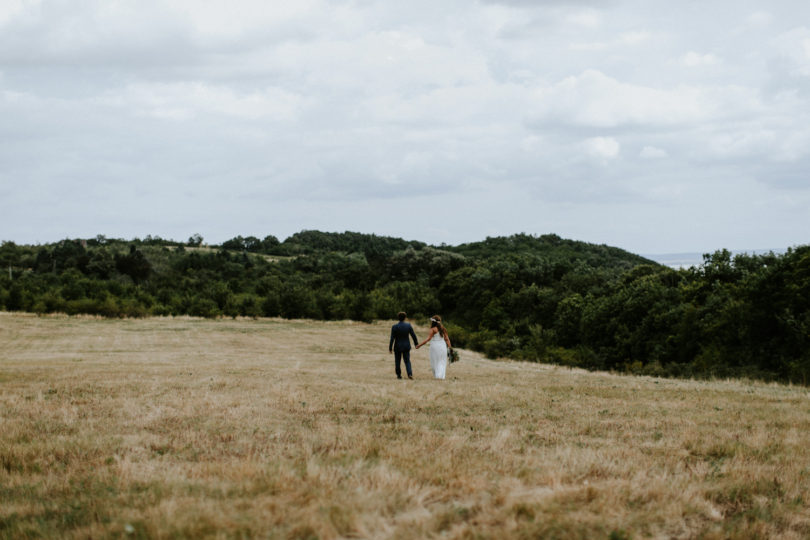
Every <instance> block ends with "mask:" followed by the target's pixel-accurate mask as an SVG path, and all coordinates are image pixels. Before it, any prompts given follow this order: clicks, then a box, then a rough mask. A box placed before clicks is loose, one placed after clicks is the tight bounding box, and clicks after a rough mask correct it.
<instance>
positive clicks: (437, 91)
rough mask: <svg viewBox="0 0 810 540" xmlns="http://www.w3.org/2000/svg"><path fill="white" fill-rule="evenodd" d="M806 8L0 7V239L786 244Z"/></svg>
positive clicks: (796, 172)
mask: <svg viewBox="0 0 810 540" xmlns="http://www.w3.org/2000/svg"><path fill="white" fill-rule="evenodd" d="M808 171H810V2H807V1H806V0H768V1H746V0H712V1H710V2H706V1H692V0H681V1H678V2H671V1H659V0H637V1H631V0H601V1H596V0H567V1H563V0H535V1H530V0H480V1H477V2H476V1H471V0H464V1H462V0H442V1H439V2H437V1H436V0H431V1H423V0H410V1H409V2H393V1H392V2H374V1H370V0H355V1H342V0H332V1H320V0H296V1H294V2H290V1H283V2H282V1H279V2H276V1H267V0H255V1H252V0H196V1H191V0H174V1H156V0H108V1H94V0H0V240H6V241H14V242H16V243H18V244H20V243H25V244H30V243H45V242H53V241H57V240H60V239H63V238H92V237H95V236H96V235H99V234H103V235H105V236H108V237H115V238H127V239H130V238H134V237H140V238H143V237H145V236H146V235H152V236H160V237H162V238H167V239H175V240H186V239H188V238H189V237H190V236H191V235H193V234H200V235H202V236H203V238H204V239H205V241H206V242H207V243H221V242H223V241H225V240H227V239H229V238H233V237H235V236H237V235H241V236H249V235H252V236H257V237H259V238H263V237H264V236H267V235H274V236H276V237H278V238H279V239H280V240H283V239H284V238H286V237H288V236H289V235H291V234H294V233H295V232H298V231H301V230H307V229H318V230H322V231H334V232H342V231H358V232H364V233H375V234H378V235H386V236H395V237H401V238H405V239H408V240H420V241H423V242H427V243H430V244H441V243H446V244H452V245H455V244H459V243H464V242H472V241H478V240H483V239H484V238H486V237H488V236H505V235H510V234H516V233H527V234H537V235H540V234H548V233H555V234H558V235H560V236H562V237H564V238H571V239H575V240H583V241H586V242H592V243H597V244H608V245H612V246H618V247H621V248H624V249H627V250H629V251H632V252H635V253H644V254H648V253H674V252H712V251H714V250H717V249H721V248H728V249H732V250H745V249H751V250H753V249H783V248H786V247H790V246H796V245H802V244H807V243H808V242H810V235H809V234H808V233H810V212H809V211H808V210H809V209H810V177H809V176H808Z"/></svg>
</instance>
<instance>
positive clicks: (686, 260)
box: [641, 249, 785, 269]
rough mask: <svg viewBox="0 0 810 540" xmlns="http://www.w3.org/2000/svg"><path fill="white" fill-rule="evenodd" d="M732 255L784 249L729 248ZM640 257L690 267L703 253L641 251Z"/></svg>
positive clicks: (756, 253) (671, 266)
mask: <svg viewBox="0 0 810 540" xmlns="http://www.w3.org/2000/svg"><path fill="white" fill-rule="evenodd" d="M730 251H731V254H732V255H740V254H742V253H747V254H749V255H762V254H763V253H770V252H774V253H776V254H777V255H779V254H782V253H784V252H785V250H784V249H740V250H733V249H732V250H730ZM641 256H642V257H646V258H647V259H650V260H653V261H655V262H657V263H658V264H663V265H665V266H669V267H670V268H675V269H677V268H690V267H692V266H700V265H701V264H703V253H642V254H641Z"/></svg>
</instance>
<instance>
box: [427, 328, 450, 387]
mask: <svg viewBox="0 0 810 540" xmlns="http://www.w3.org/2000/svg"><path fill="white" fill-rule="evenodd" d="M430 369H432V370H433V377H434V378H436V379H444V374H445V371H446V370H447V343H445V342H444V338H442V336H441V335H440V334H438V333H437V334H436V335H435V336H433V338H432V339H431V340H430Z"/></svg>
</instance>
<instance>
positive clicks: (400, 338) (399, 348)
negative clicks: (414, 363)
mask: <svg viewBox="0 0 810 540" xmlns="http://www.w3.org/2000/svg"><path fill="white" fill-rule="evenodd" d="M409 336H410V337H412V338H413V344H414V345H417V344H418V343H419V342H418V341H417V340H416V333H415V332H414V331H413V326H411V324H410V323H406V322H405V321H401V322H398V323H397V324H395V325H394V326H392V327H391V340H390V341H389V342H388V351H389V352H390V351H391V350H393V351H394V361H395V362H396V363H395V367H396V372H397V378H402V370H401V369H400V367H399V364H400V361H401V360H402V359H404V360H405V371H407V372H408V377H410V376H412V375H413V372H412V371H411V342H410V340H409V339H408V337H409Z"/></svg>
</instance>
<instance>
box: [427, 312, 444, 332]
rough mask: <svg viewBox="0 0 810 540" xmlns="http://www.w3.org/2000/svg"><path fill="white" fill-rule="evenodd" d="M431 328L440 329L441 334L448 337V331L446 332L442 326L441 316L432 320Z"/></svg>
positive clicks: (436, 316) (435, 316)
mask: <svg viewBox="0 0 810 540" xmlns="http://www.w3.org/2000/svg"><path fill="white" fill-rule="evenodd" d="M430 327H431V328H438V329H439V334H440V335H441V336H442V337H447V330H445V329H444V326H442V318H441V317H440V316H438V315H434V316H433V317H431V318H430Z"/></svg>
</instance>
